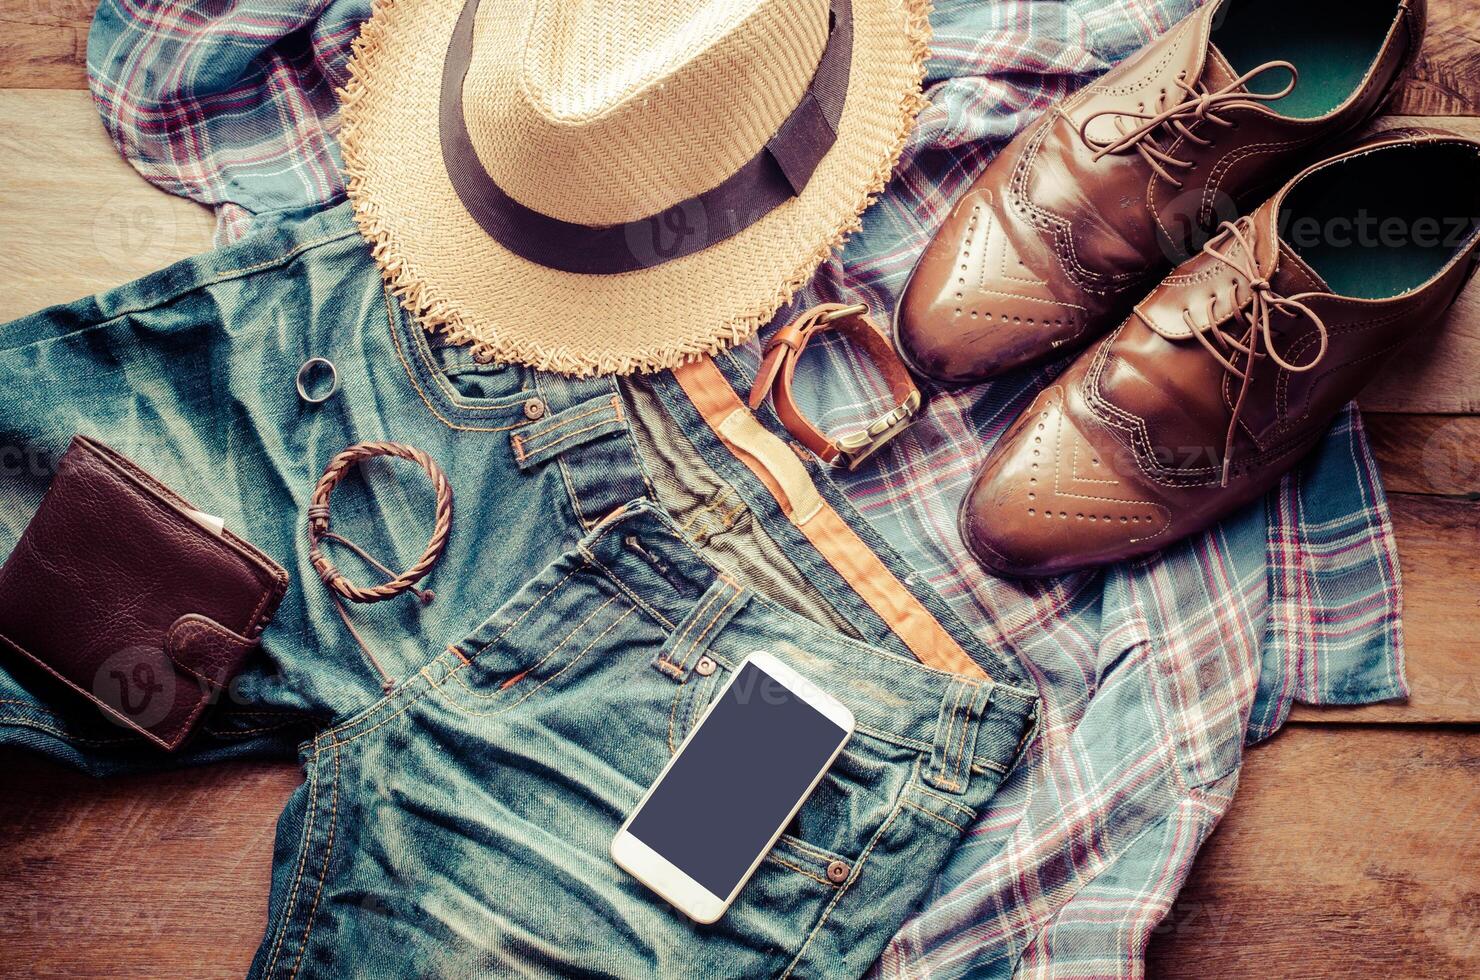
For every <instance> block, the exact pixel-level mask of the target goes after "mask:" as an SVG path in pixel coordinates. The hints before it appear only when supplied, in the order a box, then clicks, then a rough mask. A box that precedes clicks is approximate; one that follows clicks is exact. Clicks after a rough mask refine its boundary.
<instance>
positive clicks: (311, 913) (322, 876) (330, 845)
mask: <svg viewBox="0 0 1480 980" xmlns="http://www.w3.org/2000/svg"><path fill="white" fill-rule="evenodd" d="M329 802H330V809H329V840H328V842H327V843H326V844H325V845H324V867H323V870H321V871H320V872H319V885H318V887H317V888H315V889H314V893H313V904H312V905H310V906H309V909H308V919H307V921H305V922H304V924H303V943H302V944H301V945H300V946H299V947H298V956H297V957H295V958H294V960H293V972H292V973H290V974H288V980H293V978H294V977H296V976H298V968H299V967H300V966H302V965H303V952H304V950H306V949H308V937H309V936H310V935H311V934H312V933H313V920H314V917H315V916H316V915H317V914H318V911H319V898H320V897H321V896H322V895H323V893H324V882H325V881H326V880H327V879H328V877H329V859H330V858H331V857H332V856H333V854H334V830H335V827H336V825H337V824H338V822H339V746H337V745H336V746H334V795H333V796H331V797H330V798H329Z"/></svg>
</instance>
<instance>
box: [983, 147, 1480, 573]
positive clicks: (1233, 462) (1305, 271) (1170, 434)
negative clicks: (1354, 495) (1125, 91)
mask: <svg viewBox="0 0 1480 980" xmlns="http://www.w3.org/2000/svg"><path fill="white" fill-rule="evenodd" d="M1477 242H1480V142H1477V141H1473V140H1468V139H1462V138H1460V137H1457V136H1451V135H1449V134H1446V133H1435V132H1432V131H1422V130H1417V131H1416V130H1406V131H1398V132H1396V133H1394V134H1382V135H1380V136H1378V137H1376V138H1373V139H1371V140H1369V141H1367V142H1366V143H1364V144H1362V145H1359V146H1358V147H1356V148H1354V149H1352V150H1349V151H1347V152H1345V153H1343V154H1340V155H1338V156H1335V157H1332V158H1331V159H1329V160H1325V161H1322V162H1320V163H1317V164H1315V165H1313V166H1311V167H1310V168H1309V169H1307V170H1306V171H1304V172H1303V173H1301V174H1300V175H1299V176H1297V177H1296V178H1295V179H1293V180H1292V181H1290V183H1289V184H1287V185H1285V187H1284V188H1283V189H1281V190H1280V191H1279V192H1278V193H1277V194H1276V195H1275V196H1274V197H1273V198H1271V199H1270V200H1269V201H1267V202H1266V203H1265V204H1264V205H1262V206H1261V207H1260V208H1259V209H1258V210H1257V211H1255V212H1254V213H1253V214H1252V215H1250V216H1249V217H1247V218H1244V219H1241V220H1239V221H1237V222H1232V223H1228V224H1225V225H1224V227H1223V230H1222V232H1221V233H1220V234H1218V235H1217V237H1215V238H1214V239H1213V240H1212V241H1210V242H1208V244H1207V245H1206V246H1205V247H1204V249H1203V251H1202V252H1201V253H1200V254H1199V255H1197V256H1195V257H1194V258H1192V259H1190V260H1188V261H1187V262H1186V263H1184V264H1183V265H1182V266H1181V267H1180V268H1178V269H1177V270H1176V271H1175V272H1174V273H1173V274H1172V275H1171V276H1169V277H1168V278H1167V279H1166V280H1165V281H1163V282H1162V284H1161V285H1160V286H1158V287H1157V288H1156V289H1155V290H1154V291H1153V292H1152V293H1151V295H1150V296H1148V297H1147V298H1146V299H1145V300H1143V301H1142V302H1141V303H1140V304H1139V305H1137V306H1136V308H1135V311H1134V312H1133V313H1132V314H1131V316H1130V317H1129V318H1128V319H1127V320H1126V321H1125V322H1124V323H1123V324H1122V325H1121V326H1120V328H1119V329H1117V330H1116V331H1115V332H1114V333H1112V334H1111V335H1110V336H1108V337H1106V338H1105V339H1104V340H1102V341H1101V342H1100V343H1099V344H1097V345H1095V346H1094V347H1093V348H1091V349H1090V350H1087V351H1085V352H1084V353H1083V354H1081V355H1080V356H1079V357H1078V358H1077V359H1076V360H1075V361H1074V363H1073V364H1072V365H1070V367H1069V369H1068V370H1067V371H1066V372H1065V373H1064V375H1063V376H1062V377H1061V378H1059V379H1058V380H1057V381H1056V382H1055V383H1054V384H1053V385H1052V386H1051V387H1049V388H1047V389H1046V390H1044V391H1043V392H1042V393H1040V394H1039V396H1038V399H1037V400H1036V401H1035V402H1034V403H1033V405H1032V407H1031V408H1030V409H1029V410H1028V411H1027V412H1026V413H1025V414H1024V416H1023V417H1022V418H1021V419H1019V420H1018V421H1017V422H1016V423H1015V424H1014V425H1013V427H1012V428H1011V429H1010V430H1009V431H1008V432H1007V433H1006V434H1005V435H1004V436H1003V437H1002V439H1001V441H1000V442H999V443H998V444H997V445H996V447H994V449H993V451H992V453H991V454H990V456H988V458H987V461H986V463H985V464H984V466H983V468H982V471H981V472H980V473H979V474H978V475H977V478H976V481H975V482H974V483H973V484H972V487H971V490H970V491H969V492H968V493H967V496H966V500H965V502H964V503H963V505H962V511H961V530H962V534H963V536H964V537H965V539H966V543H967V545H968V546H969V547H970V549H971V550H972V552H973V553H974V554H975V555H976V556H977V558H978V559H979V560H980V561H981V562H982V563H983V564H984V565H986V566H987V567H988V568H990V569H992V570H993V571H996V572H999V573H1001V574H1004V575H1029V576H1033V575H1050V574H1057V573H1059V572H1063V571H1068V570H1071V569H1075V568H1081V567H1085V566H1090V565H1099V564H1103V563H1106V562H1113V561H1119V560H1122V559H1126V558H1132V557H1135V556H1138V555H1142V554H1145V553H1147V552H1151V551H1154V550H1156V549H1158V548H1161V547H1163V546H1164V545H1167V544H1170V543H1172V542H1174V541H1176V540H1178V539H1179V538H1182V537H1183V536H1185V535H1188V534H1193V533H1196V532H1198V531H1201V530H1203V529H1205V528H1207V527H1209V526H1210V525H1212V524H1213V523H1215V522H1216V521H1218V520H1220V519H1221V518H1223V517H1224V516H1226V515H1227V514H1229V513H1231V512H1232V511H1234V510H1236V509H1237V508H1239V507H1241V506H1243V505H1244V504H1246V503H1248V502H1249V501H1252V500H1254V499H1256V498H1258V497H1259V496H1260V495H1261V494H1263V493H1265V492H1266V491H1267V490H1269V489H1270V487H1272V486H1273V485H1274V484H1275V483H1276V482H1277V481H1278V480H1279V478H1280V476H1281V475H1282V474H1283V473H1285V471H1287V470H1289V469H1290V468H1291V467H1292V466H1294V465H1295V463H1296V462H1298V461H1299V459H1300V458H1301V456H1303V455H1304V454H1305V453H1306V452H1307V451H1308V450H1309V449H1310V448H1311V447H1312V446H1313V445H1315V443H1316V442H1317V441H1318V440H1319V439H1320V438H1321V436H1322V435H1323V434H1324V433H1325V432H1326V430H1327V428H1328V426H1329V425H1330V422H1331V419H1332V418H1333V416H1334V415H1335V414H1336V412H1337V411H1338V410H1339V409H1340V408H1341V407H1342V406H1343V405H1345V404H1346V403H1347V402H1348V401H1350V400H1351V399H1352V397H1353V396H1355V395H1356V393H1357V391H1358V390H1359V389H1360V388H1361V387H1362V386H1363V385H1364V384H1365V383H1366V382H1367V381H1368V380H1369V379H1370V378H1371V377H1372V376H1373V374H1375V373H1376V372H1377V369H1378V368H1379V367H1380V366H1381V364H1382V363H1383V361H1384V360H1386V359H1387V357H1388V356H1390V355H1391V354H1392V352H1393V351H1394V350H1395V349H1396V348H1397V347H1398V346H1399V345H1400V344H1401V343H1402V342H1403V341H1404V340H1406V339H1407V338H1409V337H1411V336H1413V335H1414V334H1415V333H1417V332H1419V331H1420V330H1424V329H1430V328H1432V327H1433V326H1434V325H1435V324H1436V323H1437V322H1438V320H1439V319H1440V317H1441V315H1442V314H1443V313H1444V311H1445V310H1446V309H1447V308H1448V307H1449V305H1450V303H1451V302H1453V300H1454V297H1455V295H1456V294H1457V293H1458V292H1459V290H1460V288H1461V287H1462V286H1463V285H1464V283H1465V281H1466V279H1467V277H1468V276H1469V275H1470V274H1471V272H1472V271H1473V269H1474V266H1475V263H1476V249H1477ZM1251 356H1252V358H1253V362H1252V365H1251V364H1250V357H1251Z"/></svg>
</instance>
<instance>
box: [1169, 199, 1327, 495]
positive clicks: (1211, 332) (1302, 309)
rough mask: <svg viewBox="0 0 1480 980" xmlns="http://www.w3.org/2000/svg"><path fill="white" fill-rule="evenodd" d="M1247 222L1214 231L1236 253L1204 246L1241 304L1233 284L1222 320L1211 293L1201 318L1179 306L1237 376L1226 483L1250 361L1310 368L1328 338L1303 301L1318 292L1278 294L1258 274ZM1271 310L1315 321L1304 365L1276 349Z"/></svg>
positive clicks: (1251, 372)
mask: <svg viewBox="0 0 1480 980" xmlns="http://www.w3.org/2000/svg"><path fill="white" fill-rule="evenodd" d="M1248 222H1249V219H1248V218H1241V219H1239V221H1237V222H1232V221H1225V222H1223V223H1222V224H1221V225H1219V226H1218V230H1219V232H1224V231H1226V232H1227V233H1228V235H1229V238H1230V239H1231V240H1232V241H1234V242H1236V243H1237V244H1238V245H1239V247H1240V249H1241V252H1240V254H1238V255H1237V256H1234V255H1230V254H1229V253H1228V252H1225V251H1220V250H1219V249H1218V248H1216V247H1214V245H1215V242H1217V240H1218V239H1217V238H1214V239H1213V240H1212V241H1209V242H1208V243H1207V244H1206V245H1204V246H1203V251H1204V252H1205V253H1207V254H1208V255H1209V256H1211V257H1212V258H1214V259H1216V260H1217V261H1219V262H1221V263H1223V264H1224V265H1225V266H1227V267H1228V268H1229V269H1231V270H1232V271H1233V273H1234V275H1236V276H1238V277H1239V279H1241V280H1242V285H1243V286H1244V288H1245V289H1246V290H1247V291H1248V294H1249V296H1248V299H1246V300H1244V301H1243V302H1242V303H1240V302H1239V301H1238V287H1237V285H1235V287H1234V303H1235V305H1234V310H1233V316H1232V318H1231V319H1229V320H1228V321H1227V323H1226V324H1225V323H1221V322H1219V317H1218V316H1217V312H1216V307H1217V304H1218V296H1217V294H1216V293H1215V294H1214V295H1213V296H1211V297H1210V298H1209V299H1208V307H1207V310H1206V315H1205V318H1204V321H1202V322H1199V321H1197V320H1196V319H1194V318H1193V316H1192V311H1191V310H1190V309H1184V310H1183V311H1182V319H1183V321H1184V322H1185V323H1186V324H1187V326H1188V328H1189V329H1190V330H1191V331H1192V336H1194V337H1196V338H1197V341H1198V343H1200V344H1202V345H1203V347H1204V348H1206V350H1207V352H1208V353H1209V354H1211V355H1213V357H1214V358H1215V359H1216V360H1217V361H1218V363H1219V364H1220V365H1222V367H1223V369H1224V370H1225V371H1227V372H1228V373H1230V374H1232V375H1234V376H1235V377H1237V378H1238V379H1239V389H1238V398H1237V399H1236V400H1235V401H1234V404H1233V414H1232V416H1231V417H1230V418H1229V421H1228V434H1227V436H1226V438H1225V439H1224V442H1223V481H1222V485H1223V486H1225V487H1226V486H1228V477H1229V473H1230V471H1231V467H1232V465H1233V439H1234V436H1235V435H1236V434H1237V433H1238V423H1239V417H1240V415H1241V414H1242V413H1243V409H1244V398H1245V396H1246V395H1248V393H1249V382H1250V379H1252V378H1253V376H1254V364H1255V362H1256V361H1259V360H1261V359H1262V358H1265V357H1268V358H1269V359H1270V360H1271V361H1273V362H1274V363H1275V364H1276V365H1278V366H1279V367H1280V368H1282V369H1284V370H1286V371H1289V372H1290V373H1292V374H1301V373H1304V372H1306V371H1309V370H1310V369H1312V368H1314V367H1315V366H1316V365H1317V364H1319V363H1320V362H1321V359H1322V358H1324V357H1325V356H1326V348H1327V345H1328V342H1329V339H1330V338H1329V333H1328V331H1327V328H1326V323H1325V321H1324V320H1322V319H1321V317H1320V315H1319V314H1317V313H1316V311H1315V310H1313V309H1311V308H1310V307H1309V306H1308V305H1306V303H1305V302H1304V300H1307V299H1310V298H1311V297H1313V296H1319V295H1321V294H1320V293H1300V294H1297V295H1294V296H1282V295H1280V294H1279V293H1277V292H1275V290H1274V287H1272V286H1271V285H1270V284H1269V280H1268V279H1267V278H1265V277H1264V276H1261V275H1260V274H1259V268H1258V265H1257V264H1256V260H1255V257H1254V248H1253V243H1252V238H1251V237H1250V236H1251V235H1252V234H1253V232H1252V230H1249V229H1248ZM1276 311H1279V312H1281V313H1284V314H1286V315H1288V316H1304V317H1305V318H1306V319H1307V320H1309V321H1310V322H1311V323H1312V324H1313V325H1314V326H1315V328H1316V335H1317V337H1318V338H1319V340H1320V344H1319V346H1318V347H1317V348H1316V352H1315V354H1314V356H1312V357H1311V358H1310V359H1309V360H1307V361H1305V362H1304V363H1303V364H1292V363H1291V362H1289V361H1287V360H1285V358H1284V357H1282V356H1281V355H1280V352H1279V351H1278V350H1277V349H1276V348H1275V345H1274V327H1273V324H1272V317H1273V315H1274V313H1275V312H1276ZM1234 324H1238V325H1239V327H1242V331H1241V332H1236V331H1237V329H1238V328H1236V327H1234ZM1230 328H1233V329H1230ZM1239 355H1242V356H1243V365H1244V366H1243V367H1242V368H1240V367H1239V366H1238V364H1236V363H1235V362H1234V358H1236V357H1238V356H1239Z"/></svg>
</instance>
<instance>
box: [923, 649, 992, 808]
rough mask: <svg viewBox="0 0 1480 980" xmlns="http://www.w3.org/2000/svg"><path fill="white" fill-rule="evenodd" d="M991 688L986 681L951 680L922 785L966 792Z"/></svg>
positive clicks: (990, 699) (963, 678)
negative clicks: (924, 783)
mask: <svg viewBox="0 0 1480 980" xmlns="http://www.w3.org/2000/svg"><path fill="white" fill-rule="evenodd" d="M994 686H995V685H993V683H992V682H991V681H989V680H973V679H970V678H965V677H957V678H953V679H952V680H951V683H950V685H949V686H948V687H947V688H946V693H945V696H944V697H942V698H941V701H940V717H939V718H938V720H937V721H936V724H935V747H934V748H933V749H932V750H931V752H930V765H929V767H928V768H927V770H926V772H925V776H924V779H925V782H927V783H929V784H930V785H931V786H933V787H935V788H936V789H938V790H941V791H942V792H945V793H952V794H955V795H961V794H963V793H965V792H966V789H967V787H968V786H969V785H970V783H971V760H972V758H973V757H974V756H975V755H976V734H977V731H978V730H979V729H980V728H981V719H982V716H983V715H985V714H986V712H987V706H988V705H989V704H990V703H991V701H992V688H993V687H994Z"/></svg>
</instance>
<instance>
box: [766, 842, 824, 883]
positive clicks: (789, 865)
mask: <svg viewBox="0 0 1480 980" xmlns="http://www.w3.org/2000/svg"><path fill="white" fill-rule="evenodd" d="M766 857H768V858H770V859H771V860H772V861H775V862H776V863H777V864H779V865H781V866H782V867H783V868H790V869H791V870H793V871H795V872H797V873H798V874H804V875H806V876H807V877H808V878H811V879H812V880H813V881H815V882H817V883H819V884H823V885H827V886H828V887H829V888H836V887H838V886H837V885H835V884H833V883H832V882H830V881H828V880H827V879H826V878H824V877H822V876H821V875H820V874H817V873H816V872H815V871H808V870H807V869H806V868H804V867H802V866H801V865H799V864H792V863H791V862H790V861H788V860H786V858H783V857H777V855H776V852H775V851H772V852H771V853H770V854H767V855H766Z"/></svg>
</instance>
